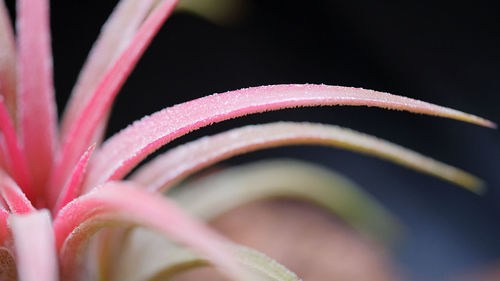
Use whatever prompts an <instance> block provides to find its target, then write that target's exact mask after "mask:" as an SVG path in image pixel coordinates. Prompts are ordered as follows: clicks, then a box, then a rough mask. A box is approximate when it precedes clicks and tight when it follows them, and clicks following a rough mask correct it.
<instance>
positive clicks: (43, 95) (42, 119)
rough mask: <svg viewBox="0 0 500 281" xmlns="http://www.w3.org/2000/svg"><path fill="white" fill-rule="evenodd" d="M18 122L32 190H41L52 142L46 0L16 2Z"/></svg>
mask: <svg viewBox="0 0 500 281" xmlns="http://www.w3.org/2000/svg"><path fill="white" fill-rule="evenodd" d="M17 3H18V5H17V6H18V7H17V10H18V16H17V20H18V22H17V28H18V43H19V45H18V52H19V60H18V67H19V68H18V75H19V76H18V83H19V100H18V102H19V122H20V126H21V127H20V129H21V130H20V133H21V139H22V144H23V148H24V152H25V155H26V158H27V163H28V167H29V171H30V174H31V177H32V183H33V184H34V185H35V186H36V188H37V190H35V193H41V192H43V188H44V185H45V184H46V181H47V176H48V175H49V171H50V169H51V167H52V159H53V151H54V149H55V146H56V140H57V137H56V135H57V132H56V122H57V114H56V105H55V100H54V89H53V84H52V83H53V81H52V55H51V48H50V27H49V3H48V0H37V1H31V0H19V1H18V2H17Z"/></svg>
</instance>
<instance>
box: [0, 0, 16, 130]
mask: <svg viewBox="0 0 500 281" xmlns="http://www.w3.org/2000/svg"><path fill="white" fill-rule="evenodd" d="M0 95H2V96H3V97H4V99H5V104H6V105H7V109H8V111H9V116H10V118H11V119H12V120H15V119H16V47H15V40H14V31H13V30H12V24H11V21H10V17H9V13H8V11H7V8H6V7H5V3H4V1H3V0H0Z"/></svg>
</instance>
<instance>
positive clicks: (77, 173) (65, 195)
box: [49, 145, 95, 214]
mask: <svg viewBox="0 0 500 281" xmlns="http://www.w3.org/2000/svg"><path fill="white" fill-rule="evenodd" d="M94 149H95V145H92V146H91V147H89V148H88V149H87V151H86V152H85V153H84V154H83V155H82V157H81V158H80V161H78V163H77V164H76V166H75V168H74V169H73V173H72V175H71V177H70V178H69V180H68V182H67V183H66V185H65V186H64V188H63V189H62V190H61V193H60V194H59V196H58V197H57V201H56V204H55V207H54V211H53V213H54V214H57V213H58V212H59V210H60V209H61V208H62V207H64V205H66V204H67V203H69V202H70V201H71V200H73V199H75V198H76V197H77V196H78V195H80V187H81V185H82V181H83V177H84V176H85V169H86V167H87V163H88V161H89V158H90V155H91V154H92V152H93V151H94ZM50 191H51V190H49V192H50ZM52 196H53V197H52V198H55V197H56V196H57V194H52ZM50 199H51V198H49V200H50ZM53 203H54V201H49V204H53Z"/></svg>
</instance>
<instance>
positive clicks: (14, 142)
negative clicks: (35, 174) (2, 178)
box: [0, 96, 32, 196]
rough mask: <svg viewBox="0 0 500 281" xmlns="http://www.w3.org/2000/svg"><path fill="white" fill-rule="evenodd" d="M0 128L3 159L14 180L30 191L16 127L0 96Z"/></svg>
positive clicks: (26, 167) (25, 190)
mask: <svg viewBox="0 0 500 281" xmlns="http://www.w3.org/2000/svg"><path fill="white" fill-rule="evenodd" d="M0 130H1V131H2V133H3V137H4V143H3V145H4V149H5V155H4V157H6V158H5V161H6V165H7V167H8V168H9V171H10V172H11V174H12V176H13V177H14V179H15V180H16V182H18V183H19V185H21V188H22V189H23V190H24V192H26V193H27V194H28V196H29V195H30V194H31V193H32V189H31V188H32V187H31V183H30V178H29V173H28V164H27V163H26V159H25V157H24V154H23V153H22V151H21V148H20V147H19V142H18V138H17V134H16V129H15V128H14V124H12V120H11V119H10V117H9V114H8V112H7V108H6V106H5V104H4V102H3V98H2V97H1V96H0Z"/></svg>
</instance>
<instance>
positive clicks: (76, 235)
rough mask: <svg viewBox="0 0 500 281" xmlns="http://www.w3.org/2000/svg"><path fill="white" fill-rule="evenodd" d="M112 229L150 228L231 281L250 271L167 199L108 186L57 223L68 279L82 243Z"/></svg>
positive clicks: (64, 274)
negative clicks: (212, 265)
mask: <svg viewBox="0 0 500 281" xmlns="http://www.w3.org/2000/svg"><path fill="white" fill-rule="evenodd" d="M110 225H137V226H143V227H148V228H152V229H154V230H155V231H157V232H159V233H161V234H163V235H165V236H168V237H171V238H173V239H174V240H176V241H178V242H180V243H183V244H186V245H188V246H190V247H192V248H193V249H194V250H196V251H198V252H199V253H200V254H202V255H203V256H205V257H207V258H208V259H209V260H210V261H212V262H214V263H215V264H216V265H218V266H220V267H221V268H223V269H224V270H227V273H229V274H230V275H231V276H232V277H236V279H235V280H241V279H242V278H241V277H242V276H244V277H246V274H245V273H246V271H243V270H242V269H241V268H240V267H239V265H237V263H236V261H235V260H233V257H232V254H233V253H232V252H231V250H230V249H229V247H228V245H227V244H226V240H225V239H224V238H223V237H221V236H219V235H218V234H216V233H215V232H214V231H211V230H210V229H208V228H207V227H206V226H205V225H203V224H202V223H199V222H197V221H196V220H193V219H192V218H190V217H188V216H187V215H185V214H184V213H183V212H182V211H181V210H180V209H179V208H178V207H176V206H175V205H174V204H173V203H172V202H171V201H170V200H169V199H167V198H165V197H162V196H160V195H157V194H154V193H150V192H146V191H142V190H140V187H138V186H137V185H133V184H131V183H125V182H109V183H106V184H105V185H103V186H101V187H100V188H98V189H97V190H95V191H94V192H91V193H88V194H87V195H84V196H82V197H79V198H78V199H75V200H74V201H72V202H71V203H69V204H68V205H66V207H64V208H63V209H62V210H61V211H60V212H59V215H58V216H57V217H56V219H55V221H54V232H55V236H56V248H57V250H58V252H59V260H60V265H61V271H62V278H63V279H64V280H67V278H68V276H74V274H75V270H76V269H77V268H78V264H77V258H78V255H79V249H81V248H82V244H83V243H85V242H86V241H87V240H88V239H89V237H90V236H91V235H92V234H93V233H95V232H97V231H98V230H100V229H102V228H103V227H105V226H110ZM243 279H245V280H250V279H247V278H243Z"/></svg>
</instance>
